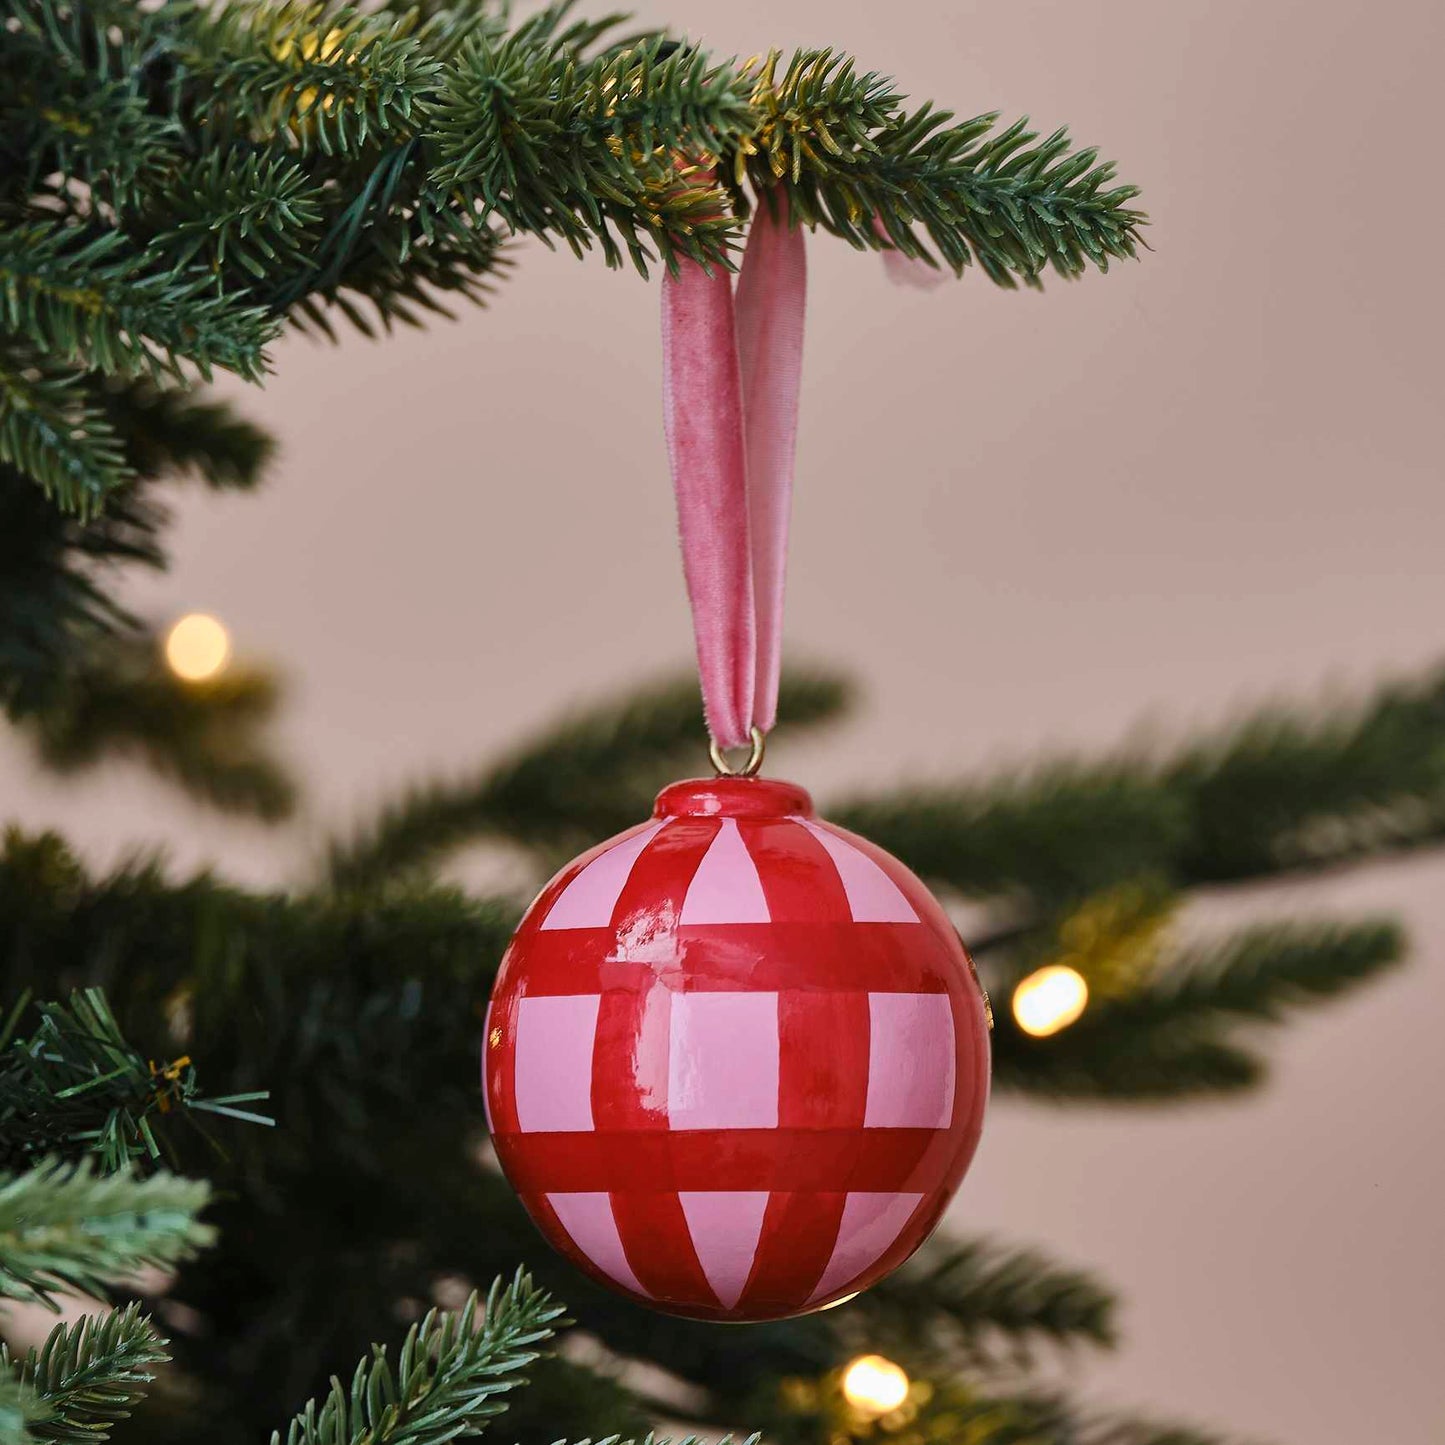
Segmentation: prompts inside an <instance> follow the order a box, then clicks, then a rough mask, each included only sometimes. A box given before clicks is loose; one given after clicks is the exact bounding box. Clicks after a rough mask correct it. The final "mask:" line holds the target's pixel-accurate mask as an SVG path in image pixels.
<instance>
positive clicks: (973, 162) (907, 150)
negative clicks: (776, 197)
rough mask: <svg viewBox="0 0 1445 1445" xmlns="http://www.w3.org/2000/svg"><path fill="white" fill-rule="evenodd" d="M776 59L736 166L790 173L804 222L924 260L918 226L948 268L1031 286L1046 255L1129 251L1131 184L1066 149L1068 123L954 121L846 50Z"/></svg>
mask: <svg viewBox="0 0 1445 1445" xmlns="http://www.w3.org/2000/svg"><path fill="white" fill-rule="evenodd" d="M780 60H781V57H780V56H779V55H778V54H777V53H776V52H774V53H773V54H772V55H770V56H768V57H767V58H766V59H765V60H764V61H762V62H760V63H759V64H758V66H757V67H756V69H755V70H754V71H753V72H752V73H751V76H750V78H751V79H752V80H753V83H754V88H753V93H752V104H753V108H754V110H755V111H756V112H757V113H758V115H759V121H758V123H757V125H756V126H755V127H754V128H753V129H752V130H751V131H750V132H749V133H748V134H747V135H746V136H745V137H744V138H743V140H742V142H741V143H740V144H739V145H738V146H737V147H736V149H735V151H734V155H733V164H732V174H733V177H734V182H735V184H737V185H740V184H741V182H742V179H743V177H744V176H747V177H748V178H749V179H750V180H751V181H752V183H753V185H754V187H755V188H756V190H757V191H758V193H759V194H766V192H767V191H768V189H769V188H771V187H772V186H776V185H778V184H780V183H781V184H783V185H785V186H786V188H787V191H788V199H789V203H790V209H791V213H792V214H793V215H794V216H796V217H798V218H799V219H800V220H801V221H802V222H803V223H804V224H806V225H809V226H821V227H823V228H824V229H825V230H827V231H830V232H832V233H833V234H834V235H837V236H841V237H842V238H843V239H844V240H847V241H849V242H851V243H852V244H853V245H855V246H857V247H860V248H867V247H872V248H877V247H879V246H891V247H894V248H896V249H897V250H900V251H902V252H903V253H904V254H905V255H909V256H919V257H923V258H924V259H928V260H932V259H933V257H932V255H931V253H930V251H929V248H928V245H927V244H926V243H925V242H924V240H923V239H922V238H921V237H920V236H919V235H918V233H917V231H916V230H914V229H913V228H914V227H915V226H918V227H921V228H922V230H923V232H924V233H925V234H926V236H927V238H928V240H929V241H931V242H932V244H933V246H934V247H935V248H936V249H937V251H938V254H939V255H940V256H941V257H942V259H943V261H944V263H945V264H946V265H948V266H950V267H951V268H952V269H953V270H954V271H955V272H961V271H962V270H963V268H964V267H965V266H966V265H968V264H969V263H970V262H971V261H977V262H978V264H979V265H980V266H981V267H982V268H983V270H984V272H985V274H986V275H987V276H988V277H989V279H990V280H991V281H994V282H995V283H997V284H998V285H1001V286H1009V287H1012V286H1015V285H1017V284H1018V282H1019V281H1023V282H1024V283H1025V284H1027V285H1031V286H1035V285H1038V284H1039V278H1040V276H1041V275H1042V273H1043V271H1044V269H1045V268H1046V267H1052V268H1053V269H1054V270H1055V271H1056V272H1058V274H1060V275H1061V276H1065V277H1073V276H1078V275H1080V274H1082V273H1083V272H1084V271H1085V270H1087V269H1088V267H1089V265H1091V264H1092V265H1094V266H1097V267H1098V268H1099V269H1100V270H1107V269H1108V266H1109V261H1110V260H1111V259H1119V258H1125V257H1132V256H1134V255H1135V254H1136V252H1137V249H1138V246H1139V244H1140V240H1139V228H1140V226H1141V225H1142V224H1143V223H1144V216H1143V214H1142V213H1141V212H1139V211H1137V210H1133V209H1131V208H1130V207H1129V205H1128V202H1129V201H1131V200H1132V199H1133V198H1134V197H1135V196H1137V195H1138V189H1137V188H1136V187H1134V186H1112V187H1111V186H1109V182H1110V181H1111V180H1112V178H1113V175H1114V167H1113V166H1112V165H1110V164H1102V165H1101V164H1099V163H1098V152H1097V151H1096V150H1093V149H1089V150H1083V151H1079V152H1076V153H1071V151H1070V145H1071V142H1070V140H1069V135H1068V132H1067V131H1065V130H1058V131H1055V132H1054V134H1053V135H1051V136H1049V137H1048V138H1047V139H1046V140H1044V141H1042V142H1040V143H1037V144H1035V142H1037V141H1038V137H1037V135H1036V134H1035V133H1034V132H1032V131H1030V130H1028V128H1027V121H1022V120H1021V121H1017V122H1015V123H1014V124H1013V125H1011V126H1009V127H1008V128H1007V129H1005V130H1003V131H1001V132H998V133H997V134H995V133H994V125H995V123H996V121H997V116H996V115H984V116H979V117H977V118H975V119H973V120H969V121H965V122H963V123H962V124H960V125H954V126H950V125H949V124H948V122H949V121H950V120H951V119H952V116H951V115H950V114H949V113H948V112H947V111H937V110H935V109H934V108H933V107H932V106H931V105H925V106H923V107H922V108H921V109H919V110H916V111H912V112H909V111H905V110H904V109H903V97H902V96H901V95H899V94H898V92H897V91H896V90H895V89H894V88H893V86H892V83H891V82H890V81H888V80H886V79H885V78H883V77H881V76H878V75H876V74H873V73H868V74H860V73H858V71H857V70H856V69H855V67H854V63H853V61H852V60H850V59H848V58H847V57H846V56H842V55H839V54H837V53H835V52H833V51H829V50H821V51H799V52H798V53H797V54H796V55H794V56H793V58H792V59H791V60H790V62H789V63H788V66H787V68H786V69H785V70H784V72H783V75H782V77H781V78H778V75H777V70H778V65H779V63H780ZM741 199H742V198H741V197H739V200H741ZM742 203H743V204H744V205H745V201H743V202H742Z"/></svg>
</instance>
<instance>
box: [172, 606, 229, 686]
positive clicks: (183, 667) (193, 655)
mask: <svg viewBox="0 0 1445 1445" xmlns="http://www.w3.org/2000/svg"><path fill="white" fill-rule="evenodd" d="M230 659H231V638H230V635H229V634H228V633H227V631H226V629H225V628H224V627H222V626H221V624H220V623H219V622H217V621H216V619H215V618H214V617H211V616H209V615H208V614H206V613H204V612H188V613H187V614H186V615H185V616H184V617H182V618H181V619H180V620H179V621H178V622H177V623H175V625H174V626H173V627H172V628H171V630H170V631H169V632H168V633H166V663H167V665H168V666H169V667H170V670H171V671H172V672H173V673H175V675H176V676H177V677H179V678H183V679H184V680H185V681H186V682H205V681H206V680H207V679H208V678H212V677H215V676H216V675H217V674H218V673H219V672H221V671H222V669H223V668H224V667H225V666H226V664H227V663H228V662H229V661H230Z"/></svg>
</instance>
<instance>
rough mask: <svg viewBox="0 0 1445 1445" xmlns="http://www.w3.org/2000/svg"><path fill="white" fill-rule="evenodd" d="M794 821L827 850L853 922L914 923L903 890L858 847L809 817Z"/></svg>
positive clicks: (911, 906) (913, 912) (915, 920)
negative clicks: (841, 884) (845, 895)
mask: <svg viewBox="0 0 1445 1445" xmlns="http://www.w3.org/2000/svg"><path fill="white" fill-rule="evenodd" d="M798 821H799V822H800V823H801V824H802V825H803V826H804V827H805V828H806V829H807V830H808V831H809V832H810V833H811V834H812V835H813V836H814V837H815V838H816V839H817V840H818V841H819V842H820V843H821V844H822V845H823V846H824V847H825V848H826V849H827V850H828V856H829V857H830V858H831V859H832V860H833V866H834V867H835V868H836V869H837V870H838V877H839V878H841V879H842V880H843V892H844V893H846V894H847V895H848V908H849V911H850V912H851V913H852V915H853V922H854V923H917V922H918V921H919V920H918V914H917V912H916V911H915V910H914V907H913V905H912V904H911V903H910V902H909V901H908V900H907V898H905V897H904V896H903V890H902V889H901V888H900V887H899V886H898V885H897V884H896V883H895V882H894V881H893V880H892V879H891V878H890V877H889V876H888V875H887V874H886V873H885V872H884V871H883V869H882V868H880V867H879V866H878V864H877V863H875V862H874V861H873V859H871V858H870V857H869V856H868V855H867V854H866V853H865V852H863V850H862V849H861V848H855V847H854V846H853V844H852V843H850V842H849V841H848V840H847V839H846V838H844V837H843V836H842V835H841V834H838V833H835V832H833V830H832V829H831V828H825V827H824V826H823V825H822V824H820V823H815V822H813V821H812V819H810V818H799V819H798Z"/></svg>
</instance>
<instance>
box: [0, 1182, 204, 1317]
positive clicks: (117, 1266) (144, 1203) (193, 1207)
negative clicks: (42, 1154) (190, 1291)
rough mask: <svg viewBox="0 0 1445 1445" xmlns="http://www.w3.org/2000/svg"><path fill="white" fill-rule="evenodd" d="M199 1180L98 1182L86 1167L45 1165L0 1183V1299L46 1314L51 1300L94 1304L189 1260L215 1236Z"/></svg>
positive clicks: (202, 1186) (51, 1303)
mask: <svg viewBox="0 0 1445 1445" xmlns="http://www.w3.org/2000/svg"><path fill="white" fill-rule="evenodd" d="M210 1193H211V1191H210V1186H209V1185H207V1184H206V1183H205V1182H204V1181H202V1180H198V1179H181V1178H178V1177H176V1176H175V1175H173V1174H164V1173H161V1174H155V1175H152V1176H151V1177H150V1178H149V1179H138V1178H135V1177H133V1176H131V1175H129V1174H125V1173H119V1174H109V1175H102V1176H97V1175H96V1173H95V1172H94V1168H93V1166H92V1165H91V1163H90V1162H89V1161H82V1162H81V1163H79V1164H74V1165H71V1164H63V1163H61V1162H59V1161H58V1160H53V1159H52V1160H47V1161H43V1162H42V1163H40V1164H38V1165H36V1166H35V1167H34V1168H32V1169H30V1170H27V1171H26V1172H24V1173H21V1174H11V1173H0V1295H3V1296H6V1297H8V1298H10V1299H19V1300H35V1301H39V1302H41V1303H43V1304H48V1305H52V1306H53V1305H54V1297H53V1296H54V1291H56V1290H68V1291H72V1292H77V1293H80V1294H89V1295H95V1294H100V1293H102V1292H103V1290H104V1289H105V1287H106V1286H107V1285H114V1284H118V1283H121V1282H123V1281H125V1280H127V1279H131V1278H133V1277H134V1276H135V1275H136V1274H137V1273H138V1272H139V1271H141V1270H142V1269H146V1268H152V1267H154V1268H160V1269H171V1268H174V1267H175V1266H176V1265H177V1264H180V1263H181V1262H182V1261H184V1260H188V1259H192V1258H194V1256H195V1254H196V1253H197V1251H198V1250H200V1249H201V1248H203V1247H204V1246H205V1245H207V1244H210V1243H211V1242H212V1241H213V1240H214V1238H215V1231H214V1230H212V1229H211V1228H210V1227H209V1226H207V1225H204V1224H201V1223H200V1222H199V1219H198V1216H199V1215H200V1213H201V1211H202V1210H203V1209H204V1208H205V1207H206V1205H207V1204H208V1203H209V1201H210Z"/></svg>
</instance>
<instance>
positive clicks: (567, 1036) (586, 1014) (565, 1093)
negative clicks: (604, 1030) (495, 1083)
mask: <svg viewBox="0 0 1445 1445" xmlns="http://www.w3.org/2000/svg"><path fill="white" fill-rule="evenodd" d="M600 1002H601V1000H600V999H599V997H598V996H597V995H596V994H595V993H586V994H564V995H561V996H558V997H542V998H536V997H533V998H524V999H521V1000H520V1001H519V1002H518V1004H517V1064H516V1069H517V1074H516V1084H515V1091H516V1101H517V1127H518V1128H519V1129H521V1130H522V1132H523V1133H527V1134H538V1133H548V1132H555V1131H573V1132H575V1131H577V1130H582V1129H589V1130H590V1129H592V1128H594V1127H595V1125H594V1123H593V1119H592V1050H593V1047H594V1045H595V1043H596V1039H597V1008H598V1004H599V1003H600Z"/></svg>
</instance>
